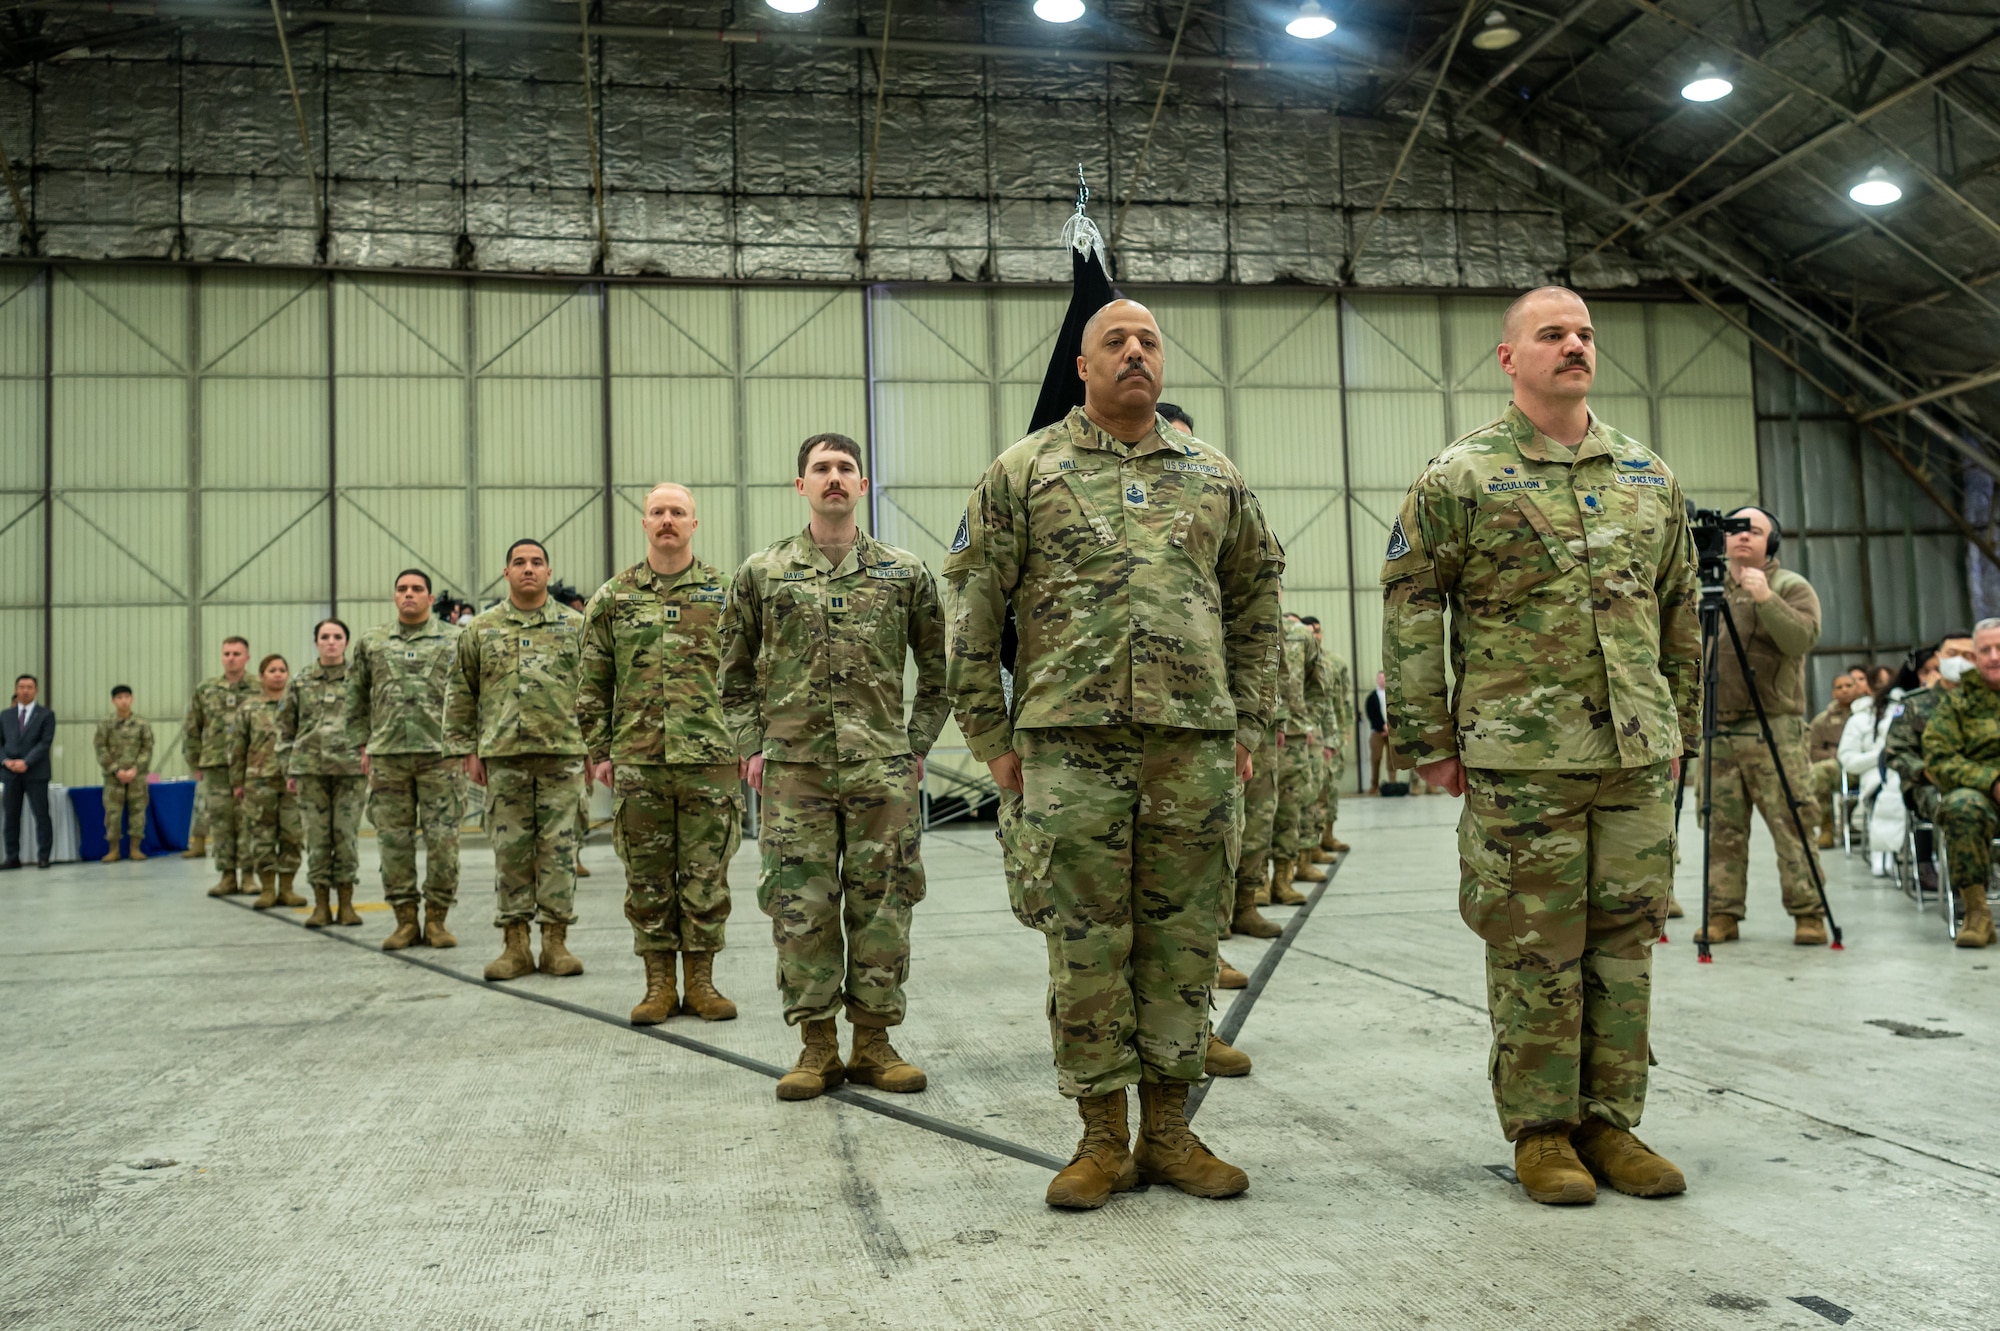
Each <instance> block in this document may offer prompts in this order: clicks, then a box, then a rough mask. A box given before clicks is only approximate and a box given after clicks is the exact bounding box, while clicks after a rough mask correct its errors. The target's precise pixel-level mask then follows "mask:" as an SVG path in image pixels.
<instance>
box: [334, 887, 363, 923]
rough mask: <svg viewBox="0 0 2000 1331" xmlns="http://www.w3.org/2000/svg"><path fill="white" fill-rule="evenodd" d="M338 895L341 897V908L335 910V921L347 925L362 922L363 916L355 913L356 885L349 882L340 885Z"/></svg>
mask: <svg viewBox="0 0 2000 1331" xmlns="http://www.w3.org/2000/svg"><path fill="white" fill-rule="evenodd" d="M337 895H338V896H339V898H340V909H339V910H338V911H337V912H335V914H334V917H333V922H334V923H335V924H345V925H358V924H360V923H361V917H360V916H359V915H356V914H355V913H354V885H353V884H352V883H348V884H346V885H344V886H342V887H340V888H339V889H338V890H337Z"/></svg>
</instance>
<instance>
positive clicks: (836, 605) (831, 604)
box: [826, 592, 848, 615]
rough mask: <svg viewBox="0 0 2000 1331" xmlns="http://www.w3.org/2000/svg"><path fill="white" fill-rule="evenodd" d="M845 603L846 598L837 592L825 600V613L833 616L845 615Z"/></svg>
mask: <svg viewBox="0 0 2000 1331" xmlns="http://www.w3.org/2000/svg"><path fill="white" fill-rule="evenodd" d="M847 601H848V598H847V596H846V595H845V594H843V593H839V592H836V593H834V594H833V595H831V596H829V597H827V598H826V608H827V612H828V613H829V614H835V615H843V614H846V613H847Z"/></svg>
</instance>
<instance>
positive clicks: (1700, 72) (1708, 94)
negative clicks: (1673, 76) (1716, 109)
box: [1681, 60, 1736, 102]
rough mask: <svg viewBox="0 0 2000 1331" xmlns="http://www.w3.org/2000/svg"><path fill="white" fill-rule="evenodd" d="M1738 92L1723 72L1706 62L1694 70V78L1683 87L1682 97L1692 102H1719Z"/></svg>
mask: <svg viewBox="0 0 2000 1331" xmlns="http://www.w3.org/2000/svg"><path fill="white" fill-rule="evenodd" d="M1735 91H1736V85H1735V84H1733V83H1731V82H1730V81H1729V80H1728V79H1727V78H1725V77H1724V76H1723V73H1722V71H1721V70H1719V69H1717V68H1716V67H1715V66H1714V65H1712V64H1710V63H1709V62H1708V61H1706V60H1704V61H1702V62H1701V63H1700V64H1699V65H1696V66H1695V68H1694V77H1693V78H1691V79H1689V80H1688V81H1687V82H1686V83H1685V84H1683V85H1682V86H1681V96H1683V97H1685V98H1687V99H1688V100H1689V101H1690V102H1719V101H1721V100H1722V99H1723V98H1725V97H1727V96H1728V95H1729V94H1730V93H1732V92H1735Z"/></svg>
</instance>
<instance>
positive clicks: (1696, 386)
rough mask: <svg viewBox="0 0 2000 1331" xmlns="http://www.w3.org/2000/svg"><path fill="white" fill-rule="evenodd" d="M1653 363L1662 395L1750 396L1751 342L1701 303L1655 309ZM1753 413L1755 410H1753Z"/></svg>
mask: <svg viewBox="0 0 2000 1331" xmlns="http://www.w3.org/2000/svg"><path fill="white" fill-rule="evenodd" d="M1652 309H1653V337H1654V364H1655V365H1656V366H1657V367H1658V370H1659V376H1660V390H1661V391H1662V392H1666V393H1676V394H1689V393H1702V394H1717V395H1721V396H1724V397H1730V398H1741V399H1745V400H1746V401H1747V399H1748V398H1749V397H1750V341H1749V339H1748V338H1746V337H1745V336H1744V335H1743V334H1742V332H1741V331H1740V330H1738V329H1736V328H1733V327H1731V326H1730V325H1729V324H1728V323H1727V322H1725V321H1724V320H1723V319H1722V317H1721V316H1719V315H1717V314H1715V313H1714V312H1713V311H1710V310H1708V309H1705V308H1703V307H1702V306H1699V305H1655V306H1653V307H1652ZM1753 410H1754V408H1753Z"/></svg>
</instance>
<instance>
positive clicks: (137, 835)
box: [104, 776, 152, 850]
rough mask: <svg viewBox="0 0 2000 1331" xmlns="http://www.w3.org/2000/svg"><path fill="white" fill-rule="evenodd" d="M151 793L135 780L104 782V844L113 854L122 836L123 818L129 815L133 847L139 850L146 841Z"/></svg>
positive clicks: (140, 780) (139, 778) (141, 781)
mask: <svg viewBox="0 0 2000 1331" xmlns="http://www.w3.org/2000/svg"><path fill="white" fill-rule="evenodd" d="M151 797H152V792H151V791H149V790H147V788H146V778H145V777H143V776H136V777H134V778H133V779H132V780H131V781H129V782H125V781H120V780H118V778H116V777H110V776H107V777H105V778H104V840H105V841H106V842H107V843H108V844H109V845H110V847H111V849H112V850H117V849H118V841H119V838H120V837H121V836H123V835H125V829H124V827H123V826H122V823H123V818H124V815H125V814H126V813H127V812H130V813H131V815H132V831H131V836H132V846H133V848H134V849H137V848H138V845H139V843H140V842H141V841H144V840H145V839H146V804H147V802H148V801H149V800H150V799H151Z"/></svg>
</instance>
